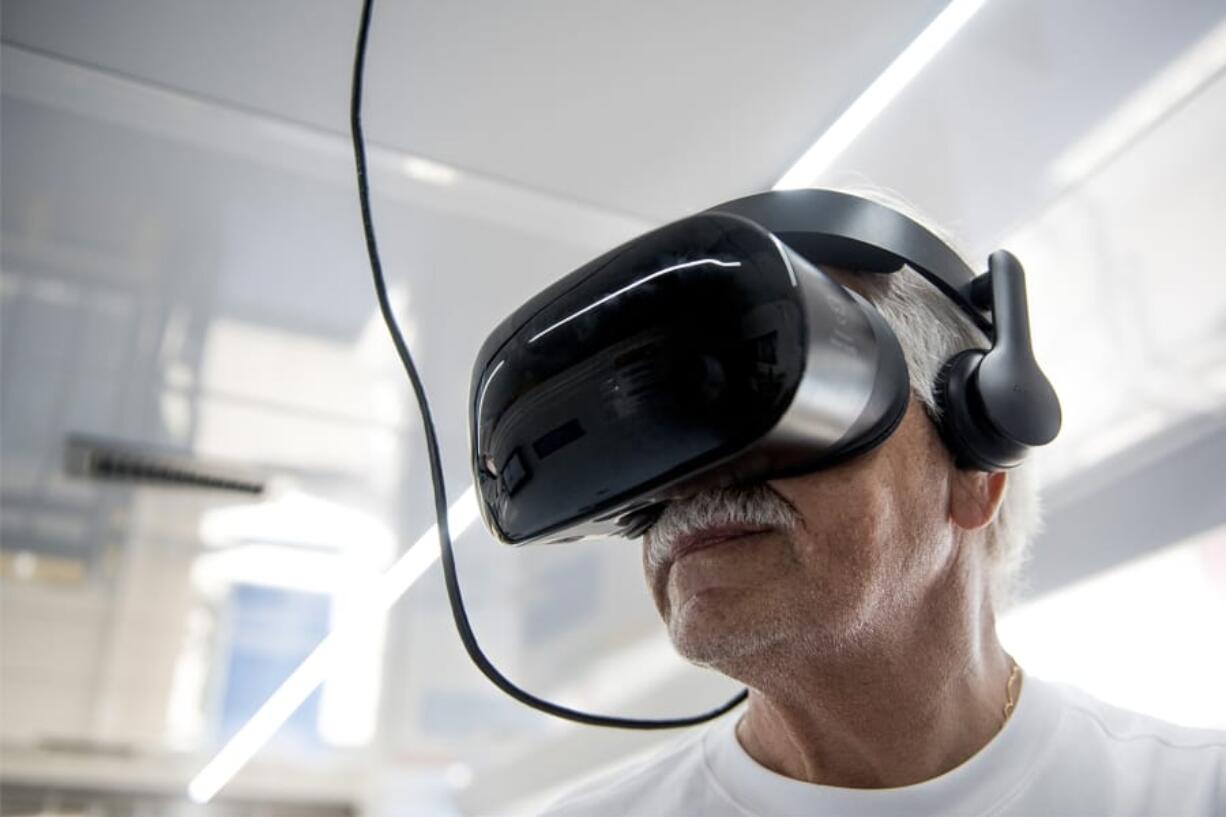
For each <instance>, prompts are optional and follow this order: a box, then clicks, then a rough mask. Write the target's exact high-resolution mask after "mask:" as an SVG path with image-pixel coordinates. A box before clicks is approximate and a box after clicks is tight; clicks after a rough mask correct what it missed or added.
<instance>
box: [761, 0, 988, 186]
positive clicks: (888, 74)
mask: <svg viewBox="0 0 1226 817" xmlns="http://www.w3.org/2000/svg"><path fill="white" fill-rule="evenodd" d="M985 2H986V0H953V2H951V3H950V4H949V5H948V6H946V7H945V8H944V9H943V10H942V11H941V13H940V14H938V15H937V16H936V18H935V19H933V21H932V22H931V23H929V24H928V27H927V28H925V29H924V30H923V31H922V32H920V35H919V36H918V37H916V38H915V39H914V40H913V41H912V42H911V44H910V45H909V46H907V47H906V49H905V50H904V51H903V52H902V53H901V54H899V55H898V56H897V57H896V58H895V59H894V61H893V62H892V63H890V65H889V67H887V68H886V69H885V71H883V72H882V73H881V76H879V77H877V79H875V80H874V81H873V84H872V85H870V86H868V88H867V89H866V90H865V91H864V93H862V94H860V96H859V97H858V98H857V99H856V101H855V102H853V103H851V105H850V107H848V108H847V110H845V111H843V115H842V116H840V117H839V118H838V119H837V120H835V122H834V124H833V125H831V126H830V127H829V128H828V129H827V130H826V132H825V133H823V134H822V135H821V136H820V137H818V140H817V141H816V142H814V143H813V146H812V147H810V148H809V149H808V150H807V151H805V154H804V155H803V156H801V157H800V159H798V160H797V161H796V164H794V165H792V167H791V168H789V169H788V172H787V173H784V174H783V178H781V179H780V180H779V181H777V182H775V186H774V188H773V189H775V190H792V189H795V188H800V187H808V186H810V185H811V184H813V182H815V181H816V180H817V178H818V177H819V176H820V175H821V174H822V173H823V172H824V171H825V170H826V168H828V167H829V166H830V165H831V163H832V162H834V160H835V159H836V158H838V156H839V154H841V153H842V152H843V151H844V150H846V149H847V146H848V145H850V144H851V143H852V141H853V140H855V138H856V137H857V136H859V135H860V133H861V132H862V131H863V130H864V129H865V128H866V127H868V125H869V123H870V122H872V121H873V120H874V119H876V118H877V115H878V114H880V113H881V112H882V111H883V110H884V109H885V107H886V106H887V105H889V104H890V102H891V101H892V100H893V99H894V97H896V96H898V93H899V92H900V91H901V90H902V89H903V88H905V87H907V84H908V83H909V82H911V80H913V79H915V76H916V75H917V74H918V73H919V72H920V71H922V70H923V68H924V66H925V65H927V64H928V63H929V62H930V61H931V60H932V58H933V57H934V56H936V54H937V52H939V51H940V50H941V49H942V48H944V47H945V45H946V44H947V43H948V42H949V41H950V40H951V39H953V36H954V35H955V34H957V33H958V30H959V29H961V28H962V26H964V25H966V23H967V21H968V20H970V19H971V18H972V17H974V16H975V12H977V11H979V9H980V8H981V7H982V6H983V4H984V3H985Z"/></svg>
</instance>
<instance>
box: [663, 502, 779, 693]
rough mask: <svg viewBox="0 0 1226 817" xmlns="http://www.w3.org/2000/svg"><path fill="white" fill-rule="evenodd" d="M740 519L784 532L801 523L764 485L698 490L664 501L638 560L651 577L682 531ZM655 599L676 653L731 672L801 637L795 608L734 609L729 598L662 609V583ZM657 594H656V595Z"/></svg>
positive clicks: (665, 562)
mask: <svg viewBox="0 0 1226 817" xmlns="http://www.w3.org/2000/svg"><path fill="white" fill-rule="evenodd" d="M730 524H744V525H750V526H760V527H766V528H771V529H773V530H776V531H779V532H782V533H790V532H792V531H794V530H795V529H796V528H797V527H799V526H800V525H801V519H800V516H799V514H798V513H797V512H796V510H795V509H794V508H793V507H792V506H791V505H789V504H788V503H787V502H786V501H784V500H783V498H782V497H780V496H779V495H778V494H776V493H775V492H774V491H773V490H771V489H770V488H769V487H767V486H766V485H755V486H751V487H746V488H727V489H719V490H712V491H704V492H702V493H700V494H696V495H694V496H692V497H688V498H686V499H683V500H678V501H675V502H673V503H670V504H669V506H668V507H667V508H666V509H665V510H664V512H663V513H662V514H661V516H660V518H659V519H658V520H657V522H656V524H655V525H654V526H653V527H652V529H651V531H650V532H649V533H648V535H647V539H646V541H645V543H644V564H645V566H646V568H647V571H648V575H649V577H650V578H651V580H652V581H653V582H655V581H657V580H658V579H657V577H659V576H661V575H663V574H662V573H661V571H662V570H663V569H664V568H665V567H666V566H668V565H669V563H670V559H671V553H672V548H673V547H674V545H675V543H676V542H677V540H678V539H680V538H681V537H682V536H685V535H686V534H688V533H692V532H694V531H697V530H701V529H704V528H710V527H717V526H720V525H730ZM656 592H657V594H658V595H657V605H658V606H660V607H661V614H662V615H664V616H665V619H666V621H667V625H668V634H669V638H670V639H671V641H672V642H673V647H674V649H676V650H677V653H678V654H679V655H680V656H681V657H682V658H684V659H686V660H687V661H689V662H690V663H692V664H696V665H698V666H701V667H707V668H710V669H714V670H716V671H719V672H721V673H722V674H724V675H729V676H732V677H737V676H738V675H742V674H744V668H745V667H746V666H748V665H753V664H757V663H761V659H762V658H763V657H765V656H767V655H769V654H770V653H771V652H773V651H777V650H779V649H780V648H782V647H783V646H784V645H785V644H788V643H789V642H791V641H793V640H794V639H795V638H797V637H798V635H799V636H800V637H803V634H802V633H801V632H799V631H800V629H801V628H799V627H798V623H799V622H797V621H794V620H792V619H795V618H796V617H797V616H796V613H797V611H795V610H794V609H793V610H789V609H782V610H764V609H761V608H758V609H751V610H739V609H737V608H738V605H736V604H731V603H730V606H729V607H725V608H722V609H717V610H710V609H708V610H704V611H701V612H699V613H695V612H693V611H686V610H685V609H681V610H671V609H670V610H668V612H667V614H666V613H665V609H666V608H665V605H666V604H667V603H668V602H667V593H668V590H667V587H666V586H664V582H662V581H661V586H660V587H658V588H657V591H656ZM661 596H662V598H661ZM683 607H684V606H683Z"/></svg>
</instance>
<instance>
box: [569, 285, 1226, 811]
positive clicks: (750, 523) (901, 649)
mask: <svg viewBox="0 0 1226 817" xmlns="http://www.w3.org/2000/svg"><path fill="white" fill-rule="evenodd" d="M828 272H830V274H831V275H832V276H834V277H836V279H837V280H839V281H840V282H841V283H842V284H843V285H844V286H847V287H849V288H851V289H855V290H856V291H858V292H859V293H860V294H862V295H864V296H865V297H866V298H867V299H868V300H870V301H871V302H872V303H873V304H874V305H875V306H876V307H877V309H878V310H879V311H880V312H881V313H882V314H883V315H884V316H885V318H886V320H887V321H888V322H889V323H890V325H891V327H892V328H893V330H894V331H895V333H896V334H897V335H898V337H899V340H900V342H901V344H902V346H903V351H904V354H905V356H906V359H907V364H908V367H909V369H910V374H911V385H912V392H913V395H912V400H911V404H910V407H909V409H908V411H907V413H906V415H905V418H904V420H903V422H902V424H901V425H900V426H899V427H898V429H897V430H896V431H895V432H894V433H893V435H892V436H891V437H890V438H889V439H888V440H887V441H886V442H885V443H884V444H882V445H880V446H878V447H877V448H875V449H873V450H871V451H870V452H869V453H867V454H864V455H862V456H860V457H857V458H854V459H852V460H850V461H848V462H845V463H843V464H841V465H839V466H836V467H833V468H830V469H827V470H822V471H819V472H816V473H812V474H808V475H804V476H800V477H795V478H789V479H779V480H771V481H768V482H766V483H764V484H760V485H757V486H752V487H749V488H746V489H737V490H720V491H712V492H707V493H702V494H698V495H694V496H691V497H688V498H685V499H682V500H678V501H675V502H673V503H671V504H670V505H669V506H668V507H667V509H666V510H665V511H664V513H663V515H662V516H661V517H660V519H659V520H658V521H657V522H656V523H655V525H654V527H652V528H651V530H650V531H649V532H648V534H647V536H646V537H645V539H644V547H643V553H644V565H645V571H646V575H647V581H648V583H649V585H650V587H651V591H652V594H653V596H654V598H655V602H656V605H657V607H658V608H659V611H660V615H661V617H662V618H663V620H664V622H665V624H666V625H667V627H668V632H669V635H670V637H671V639H672V641H673V643H674V645H675V646H676V649H677V651H678V652H679V653H680V654H681V655H682V656H683V657H685V658H686V659H688V660H689V661H691V662H693V663H695V664H699V665H702V666H706V667H711V668H713V669H715V670H717V671H719V672H721V673H723V674H724V675H726V676H728V677H730V678H733V679H736V680H737V681H740V682H741V683H743V684H744V685H746V686H747V687H748V688H749V690H750V692H749V700H748V706H747V708H745V709H744V710H743V711H738V712H735V713H734V714H732V715H729V716H726V717H725V718H724V719H723V720H722V721H720V722H717V723H716V724H715V725H714V726H712V727H710V728H708V729H707V730H706V731H705V732H703V733H702V734H700V735H696V736H691V737H690V738H689V739H688V740H685V741H683V742H682V743H680V744H678V745H676V746H675V747H673V748H671V749H670V750H668V751H666V752H665V753H663V754H662V755H660V756H658V757H656V758H654V759H653V760H651V761H650V762H648V763H646V764H644V765H642V766H640V767H638V768H635V769H633V770H630V771H628V772H621V773H619V774H617V775H615V776H613V777H612V778H611V779H606V780H602V781H599V782H597V783H596V784H594V785H591V786H588V787H586V788H584V789H583V790H581V791H580V792H578V793H575V794H571V795H569V796H567V797H565V798H564V799H563V800H562V801H561V802H560V803H558V804H557V805H555V806H554V809H553V810H552V811H550V812H549V814H550V815H710V816H711V817H715V816H716V815H806V817H817V816H818V815H826V814H830V815H836V814H837V815H870V814H871V815H884V814H942V815H955V814H985V815H986V814H992V815H1005V814H1010V815H1013V814H1016V815H1056V814H1077V815H1093V814H1137V815H1175V814H1206V815H1207V814H1218V815H1222V814H1226V735H1223V734H1219V733H1212V732H1206V731H1198V730H1192V729H1185V728H1179V727H1175V726H1172V725H1169V724H1165V723H1162V722H1159V721H1155V720H1153V719H1150V718H1147V717H1143V716H1140V715H1137V714H1133V713H1129V712H1125V711H1121V710H1118V709H1115V708H1112V707H1109V706H1107V705H1105V704H1103V703H1101V702H1099V701H1096V700H1094V699H1093V698H1090V697H1089V696H1087V695H1085V694H1084V693H1081V692H1079V691H1077V690H1074V689H1072V688H1068V687H1064V686H1060V685H1055V684H1051V683H1046V682H1043V681H1040V680H1038V679H1036V678H1033V677H1028V676H1027V675H1026V674H1025V673H1024V671H1023V668H1021V667H1019V666H1018V664H1017V662H1016V661H1014V660H1013V658H1012V657H1011V656H1009V655H1008V654H1007V653H1006V652H1005V650H1004V649H1003V648H1002V647H1001V644H1000V642H999V641H998V640H997V637H996V611H997V610H998V609H1000V607H1001V606H1002V605H1003V604H1004V603H1005V602H1006V601H1007V598H1008V594H1009V590H1010V584H1011V580H1012V578H1013V574H1014V571H1015V568H1016V566H1017V564H1018V563H1019V562H1020V559H1021V556H1022V554H1023V552H1024V550H1025V547H1026V543H1027V540H1028V539H1029V537H1030V535H1031V533H1032V531H1033V529H1034V527H1035V518H1036V503H1035V499H1034V487H1033V485H1032V484H1031V483H1030V481H1029V479H1028V478H1027V473H1026V469H1025V468H1024V467H1023V468H1021V469H1018V470H1016V471H1013V472H1011V473H1010V474H1009V475H1008V476H1006V474H1005V473H985V472H981V471H974V470H964V469H959V468H957V467H956V466H955V464H954V462H953V460H952V458H951V456H950V454H949V453H948V451H947V449H946V447H945V445H944V444H943V442H942V439H941V437H940V435H939V433H938V431H937V427H936V425H935V424H934V422H933V419H932V417H933V414H934V413H935V411H936V408H935V407H936V405H937V402H936V401H935V399H934V395H933V384H934V382H935V381H936V379H937V368H938V367H939V366H940V364H941V362H942V361H944V360H947V359H948V358H950V357H951V356H952V355H953V354H954V353H956V352H957V351H959V350H961V349H966V348H971V347H976V346H983V345H984V341H983V338H982V337H981V336H979V335H978V334H977V330H976V329H975V328H974V327H972V326H971V325H970V324H969V322H968V321H967V320H966V319H965V318H964V317H963V316H962V314H961V313H960V312H959V311H958V310H957V309H956V308H954V307H953V306H952V305H951V304H950V302H949V301H948V299H946V298H944V297H943V296H941V295H940V294H939V293H937V292H936V290H935V289H933V288H932V287H931V286H930V285H929V284H928V283H927V282H925V281H924V280H923V279H921V278H920V277H919V276H918V275H916V274H914V273H913V272H911V271H909V270H904V271H902V272H900V273H897V274H894V275H885V276H873V275H870V274H862V275H855V274H850V273H846V272H841V271H836V270H828ZM1092 648H1093V645H1087V649H1092Z"/></svg>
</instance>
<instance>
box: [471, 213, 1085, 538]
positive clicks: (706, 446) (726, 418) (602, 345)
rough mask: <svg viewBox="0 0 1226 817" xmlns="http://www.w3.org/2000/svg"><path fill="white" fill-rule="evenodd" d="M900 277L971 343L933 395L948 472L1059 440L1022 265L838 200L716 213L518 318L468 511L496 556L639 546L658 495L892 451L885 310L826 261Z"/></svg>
mask: <svg viewBox="0 0 1226 817" xmlns="http://www.w3.org/2000/svg"><path fill="white" fill-rule="evenodd" d="M823 266H825V267H830V268H838V269H843V270H848V271H852V272H871V273H880V274H887V273H893V272H896V271H898V270H900V269H902V268H903V267H904V266H907V267H910V268H911V269H913V270H915V271H916V272H917V273H919V274H920V275H922V276H923V277H924V278H926V279H927V280H928V281H929V282H931V283H932V284H933V285H934V286H935V287H936V288H937V289H939V290H940V291H941V292H942V293H943V294H944V295H945V296H946V297H947V298H949V299H950V300H951V301H952V302H953V303H954V304H955V305H956V306H957V307H958V308H959V309H961V310H962V312H963V313H965V314H966V315H967V317H968V318H969V319H970V320H971V321H972V322H973V323H974V324H975V325H976V326H978V327H979V328H980V329H981V330H983V332H984V334H985V336H986V338H987V340H988V343H989V344H990V348H989V349H972V350H966V351H963V352H961V353H959V354H957V355H955V356H954V357H953V358H952V359H951V360H949V361H948V362H947V363H946V365H945V366H944V367H943V369H942V372H941V375H940V377H939V378H938V382H937V384H936V393H937V398H938V403H939V406H938V409H939V410H938V415H939V418H938V421H939V426H940V430H941V434H942V437H943V439H944V440H945V442H946V445H947V446H948V447H949V449H950V450H951V452H952V453H953V455H954V458H955V461H956V462H957V464H958V465H959V466H960V467H964V468H976V469H979V470H984V471H997V470H1004V469H1008V468H1012V467H1014V466H1016V465H1017V464H1019V463H1020V462H1021V461H1022V460H1023V459H1024V458H1025V456H1026V453H1027V452H1028V451H1029V449H1030V448H1032V447H1034V446H1039V445H1044V444H1046V443H1048V442H1050V441H1051V440H1052V439H1054V438H1055V436H1056V434H1057V432H1058V431H1059V428H1060V420H1061V418H1060V404H1059V401H1058V399H1057V398H1056V394H1055V392H1054V390H1053V389H1052V387H1051V384H1050V383H1049V382H1048V381H1047V379H1046V377H1044V375H1043V373H1042V371H1041V370H1040V369H1039V367H1038V365H1037V363H1036V362H1035V360H1034V356H1033V353H1032V351H1031V346H1030V336H1029V318H1028V315H1027V307H1026V295H1025V282H1024V273H1023V271H1022V267H1021V265H1020V264H1019V263H1018V262H1017V260H1016V259H1015V258H1013V256H1011V255H1009V254H1008V253H1007V252H1004V251H998V252H996V253H993V254H992V255H991V256H990V258H989V259H988V271H987V272H986V273H984V274H982V275H976V274H975V272H974V271H973V270H972V269H971V268H970V267H968V266H967V265H966V263H965V262H963V261H962V259H961V258H960V257H959V256H958V255H957V254H956V253H955V252H954V251H953V250H952V249H951V248H950V247H949V246H947V245H946V244H945V243H944V242H943V241H941V240H940V239H939V238H937V237H936V236H935V235H933V234H932V233H931V232H930V231H929V230H927V229H926V228H924V227H923V226H922V225H920V224H918V223H917V222H915V221H913V220H912V219H910V218H908V217H907V216H905V215H903V214H901V213H899V212H897V211H895V210H893V209H891V208H889V207H886V206H884V205H881V204H878V203H876V202H873V201H869V200H867V199H863V198H860V197H857V196H853V195H849V194H846V193H840V192H836V191H830V190H795V191H780V192H772V193H763V194H760V195H755V196H749V197H747V198H742V199H737V200H735V201H731V202H728V203H726V204H721V205H719V206H717V207H714V208H711V209H710V210H707V211H705V212H702V213H699V214H697V215H694V216H690V217H688V218H684V219H682V220H680V221H676V222H674V223H672V224H669V225H666V226H664V227H661V228H659V229H657V230H653V231H651V232H649V233H647V234H645V235H643V236H640V237H638V238H635V239H633V240H632V241H628V242H626V243H625V244H622V245H621V246H619V247H617V248H615V249H613V250H611V251H609V252H607V253H605V254H604V255H602V256H600V257H599V258H597V259H595V260H593V261H591V262H589V263H587V264H584V265H583V266H582V267H580V268H579V269H577V270H575V271H574V272H572V273H570V274H569V275H567V276H565V277H564V278H562V279H561V280H559V281H557V282H556V283H555V284H553V285H552V286H550V287H549V288H547V289H545V290H544V291H543V292H541V293H539V294H538V295H536V296H535V297H533V298H531V299H530V300H529V301H528V302H527V303H525V304H524V305H523V306H521V307H520V308H519V309H517V310H515V312H513V313H512V314H511V315H510V316H509V317H508V318H507V319H506V320H504V321H503V322H502V323H501V324H500V325H499V326H498V327H497V328H496V329H495V330H494V331H493V332H492V333H491V335H490V336H489V338H488V339H487V340H486V342H485V344H484V345H483V346H482V348H481V351H480V354H479V355H478V358H477V361H476V364H475V366H474V369H473V378H472V391H471V403H470V407H471V435H472V467H473V474H474V479H475V484H476V486H477V490H478V498H479V505H480V507H481V510H482V514H483V516H484V519H485V522H486V524H487V525H488V527H489V529H490V530H491V531H492V532H493V534H494V535H495V536H496V537H498V538H499V539H500V540H502V541H503V542H506V543H509V544H515V545H520V544H527V543H534V542H564V541H573V540H575V539H579V538H583V537H589V536H598V537H607V536H631V537H632V536H636V535H640V534H642V533H643V532H644V531H646V530H647V529H648V528H649V527H650V526H651V524H653V523H654V521H655V519H656V518H657V517H658V514H659V511H660V510H661V509H662V507H663V505H664V503H667V502H668V501H670V500H671V499H675V498H677V497H682V496H688V495H690V494H693V493H696V492H697V491H700V490H704V489H708V488H717V487H727V486H732V485H747V484H753V483H757V482H762V481H764V480H767V479H778V478H782V477H788V476H796V475H800V474H804V473H809V472H812V471H816V470H819V469H822V468H828V467H830V466H832V465H835V464H838V463H841V462H844V461H846V460H848V459H849V458H851V457H855V456H858V455H860V454H863V453H865V452H867V451H869V450H871V449H872V448H874V447H875V446H877V445H880V444H881V443H882V442H883V441H884V440H886V439H887V438H888V437H889V435H890V434H891V433H892V432H893V431H894V429H895V428H896V427H897V426H898V423H899V422H900V421H901V420H902V417H903V415H904V413H905V412H906V410H907V405H908V402H909V398H910V379H909V376H908V371H907V365H906V362H905V360H904V357H903V353H902V349H901V348H900V346H899V342H898V339H897V338H896V337H895V335H894V332H893V331H892V330H891V329H890V326H889V325H888V324H887V323H886V321H885V320H884V319H883V317H882V316H881V314H880V313H879V312H878V311H877V309H876V308H875V307H874V306H873V305H872V304H871V303H870V302H869V301H868V300H866V299H865V298H864V297H862V296H861V295H859V294H857V293H856V292H854V291H852V290H851V289H848V288H847V287H844V286H842V285H841V284H839V283H838V282H837V281H836V280H834V278H832V277H831V276H829V275H827V274H826V273H825V272H823V271H822V269H821V268H822V267H823Z"/></svg>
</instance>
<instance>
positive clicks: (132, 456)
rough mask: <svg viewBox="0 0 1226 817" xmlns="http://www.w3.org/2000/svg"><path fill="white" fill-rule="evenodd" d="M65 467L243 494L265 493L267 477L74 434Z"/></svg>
mask: <svg viewBox="0 0 1226 817" xmlns="http://www.w3.org/2000/svg"><path fill="white" fill-rule="evenodd" d="M64 467H65V470H66V471H67V472H68V473H69V474H72V475H73V476H78V477H85V478H87V479H100V480H107V481H111V482H132V483H140V484H145V485H162V486H167V487H180V488H201V489H205V490H210V491H228V492H231V493H240V494H262V493H263V492H264V487H265V480H264V478H263V477H262V476H260V475H259V474H256V473H254V472H252V471H250V470H248V469H243V468H237V467H234V466H228V465H218V464H216V463H208V462H203V461H201V460H198V459H196V458H194V457H190V456H187V455H185V454H181V453H175V452H170V451H162V450H158V449H155V448H152V447H150V446H143V445H139V444H135V443H127V442H122V441H118V440H108V439H103V438H99V437H91V436H86V435H82V434H71V435H69V437H68V443H67V446H66V448H65V456H64Z"/></svg>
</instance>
